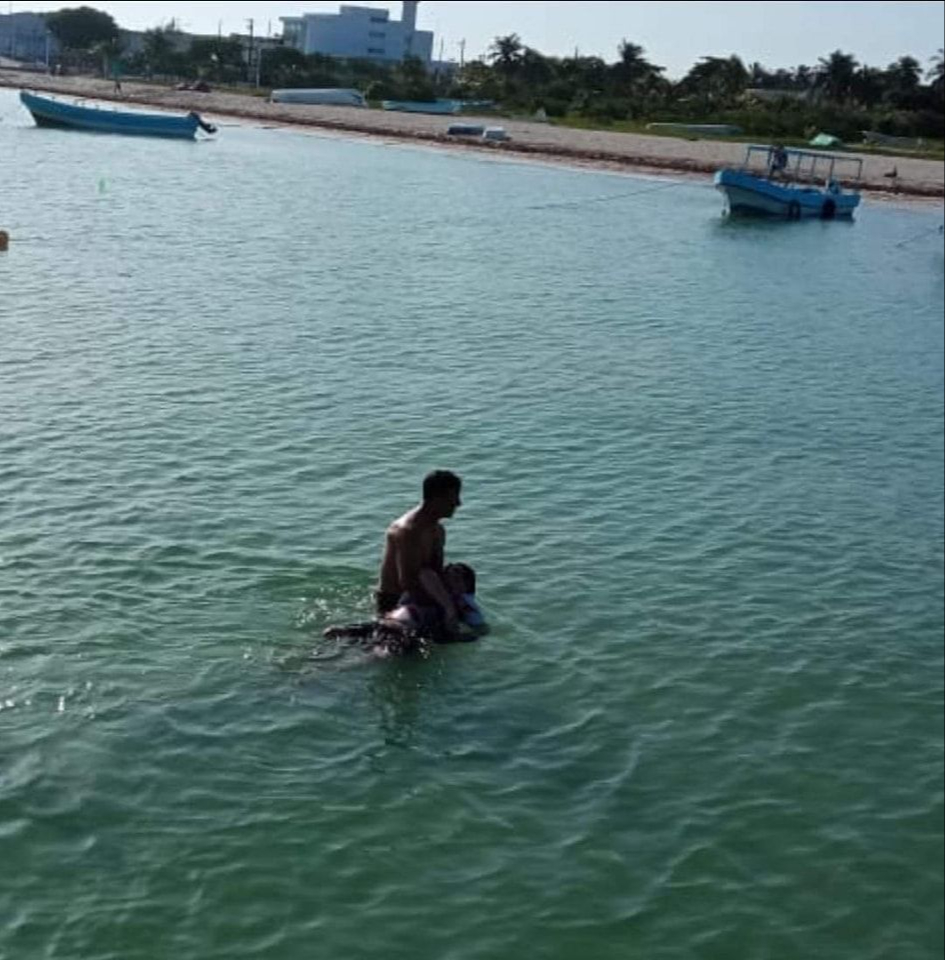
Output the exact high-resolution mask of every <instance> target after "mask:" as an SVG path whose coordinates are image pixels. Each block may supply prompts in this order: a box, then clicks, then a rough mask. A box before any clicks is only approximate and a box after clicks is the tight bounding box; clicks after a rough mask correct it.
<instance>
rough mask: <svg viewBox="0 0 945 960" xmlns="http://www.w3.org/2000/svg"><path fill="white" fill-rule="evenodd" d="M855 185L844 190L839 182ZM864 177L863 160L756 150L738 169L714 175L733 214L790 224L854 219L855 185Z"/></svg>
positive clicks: (774, 149)
mask: <svg viewBox="0 0 945 960" xmlns="http://www.w3.org/2000/svg"><path fill="white" fill-rule="evenodd" d="M841 170H845V171H846V174H847V175H846V176H845V177H844V179H845V180H848V181H852V182H853V183H854V187H853V189H844V188H843V187H842V186H841V184H840V181H839V179H838V177H839V176H840V171H841ZM862 175H863V161H862V160H861V159H860V158H858V157H838V156H834V155H833V154H829V153H815V152H813V151H810V150H790V149H785V148H784V147H758V146H751V147H749V148H748V152H747V153H746V155H745V162H744V164H742V166H741V167H739V168H733V167H726V168H724V169H722V170H719V172H718V173H717V174H716V175H715V185H716V187H717V188H718V189H719V190H720V191H721V192H722V193H723V194H724V195H725V199H726V200H727V202H728V208H729V211H730V212H732V213H756V214H767V215H769V216H775V217H783V218H784V219H786V220H800V219H801V218H813V217H817V218H819V219H821V220H834V219H837V218H841V217H852V216H853V211H854V210H856V208H857V207H858V206H859V205H860V194H859V191H858V190H857V189H856V187H855V184H856V183H857V182H858V181H859V180H860V178H861V177H862Z"/></svg>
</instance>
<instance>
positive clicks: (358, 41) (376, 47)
mask: <svg viewBox="0 0 945 960" xmlns="http://www.w3.org/2000/svg"><path fill="white" fill-rule="evenodd" d="M418 6H419V3H418V2H405V3H404V9H403V15H402V17H401V19H400V20H392V19H391V17H390V11H389V10H382V9H379V8H377V7H348V6H344V7H341V9H340V10H339V12H338V13H307V14H305V15H304V16H301V17H282V30H283V40H284V42H285V44H286V46H290V47H295V49H297V50H301V51H302V53H322V54H326V55H327V56H330V57H339V58H344V59H352V60H353V59H360V60H382V61H388V62H389V61H401V60H403V59H404V58H405V57H408V56H412V57H419V58H420V59H421V60H422V61H423V62H424V63H425V64H428V65H429V64H430V63H431V62H432V60H433V33H432V31H429V30H418V29H417V7H418Z"/></svg>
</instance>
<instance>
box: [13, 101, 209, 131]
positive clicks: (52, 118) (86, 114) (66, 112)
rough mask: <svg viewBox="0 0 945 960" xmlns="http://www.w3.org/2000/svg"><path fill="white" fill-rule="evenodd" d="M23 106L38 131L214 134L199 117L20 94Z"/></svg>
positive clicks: (190, 114)
mask: <svg viewBox="0 0 945 960" xmlns="http://www.w3.org/2000/svg"><path fill="white" fill-rule="evenodd" d="M20 100H21V102H22V103H23V106H24V107H26V109H27V110H29V112H30V113H31V114H32V115H33V119H34V120H35V121H36V125H37V126H38V127H61V128H65V129H70V130H86V131H90V132H93V133H120V134H124V135H126V136H135V137H169V138H172V139H177V140H193V139H194V137H196V136H197V131H198V130H204V131H205V132H206V133H216V127H214V126H213V125H212V124H210V123H206V122H205V121H203V120H201V118H200V116H199V114H197V113H194V112H191V113H188V114H187V115H186V116H177V115H175V114H171V113H139V112H136V111H131V110H115V109H109V108H108V107H88V106H84V105H81V104H77V103H67V102H65V101H63V100H56V99H54V98H53V97H40V96H37V95H36V94H34V93H27V92H26V91H25V90H22V91H20Z"/></svg>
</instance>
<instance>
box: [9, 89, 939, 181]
mask: <svg viewBox="0 0 945 960" xmlns="http://www.w3.org/2000/svg"><path fill="white" fill-rule="evenodd" d="M122 87H123V92H122V94H121V95H116V94H115V91H114V85H113V83H112V82H111V81H106V80H98V79H94V78H91V77H50V76H47V75H44V74H31V73H24V72H17V71H3V72H0V88H10V89H23V88H25V89H31V90H38V91H44V92H47V93H56V94H61V95H64V96H74V97H89V98H94V99H96V100H103V101H108V102H111V103H118V104H122V103H124V104H130V105H137V106H152V107H158V108H162V109H168V110H181V111H184V112H189V111H191V110H196V111H197V112H199V113H201V114H207V115H210V116H219V117H233V118H236V119H240V120H247V121H253V122H259V123H263V124H270V125H278V126H284V127H297V128H302V129H312V130H322V131H325V132H329V133H336V134H341V135H354V136H364V137H370V138H373V139H386V140H395V141H398V142H402V143H413V144H417V145H421V146H430V147H439V148H442V149H451V150H468V151H472V152H474V153H478V154H487V155H491V156H504V157H507V158H508V159H521V160H525V161H527V160H534V161H539V162H553V163H556V164H565V165H569V166H575V167H583V168H585V169H586V168H594V169H600V170H607V171H609V172H624V173H644V174H651V175H652V174H657V175H664V176H665V175H673V174H675V175H677V176H682V177H699V176H702V175H711V174H714V173H715V172H716V171H717V170H718V169H719V168H720V167H723V166H729V165H738V164H740V163H741V161H742V158H743V155H744V150H745V144H742V143H732V142H726V141H716V140H689V139H684V138H675V137H656V136H647V135H644V134H634V133H615V132H612V131H606V130H580V129H575V128H571V127H556V126H553V125H551V124H546V123H539V122H537V121H528V120H506V119H504V118H499V117H494V116H493V117H488V116H486V117H480V118H473V117H472V116H470V115H464V119H468V120H470V121H471V120H473V119H479V120H481V121H482V122H484V123H486V124H492V125H497V126H498V125H501V126H503V127H504V128H505V129H506V131H507V132H508V133H509V135H510V137H511V138H512V139H511V140H510V141H506V142H503V143H483V142H481V141H466V140H463V139H461V138H458V137H450V136H447V135H446V133H445V132H444V130H445V127H446V125H447V124H448V123H449V122H451V121H452V120H453V119H454V118H450V117H444V116H435V115H428V114H409V113H391V112H386V111H379V110H370V109H367V110H366V109H364V108H356V107H332V106H314V105H287V104H273V103H269V102H268V101H267V100H264V99H263V98H261V97H256V96H253V95H251V94H237V93H196V92H193V91H186V90H174V89H171V88H168V87H162V86H158V85H155V84H147V83H138V82H127V83H123V84H122ZM849 156H850V157H854V158H857V157H859V158H861V159H863V161H864V164H863V178H862V180H861V182H860V189H861V190H862V191H863V192H864V193H869V194H875V195H881V196H883V197H884V198H887V199H892V198H896V197H899V198H902V199H925V200H942V199H945V164H943V163H941V162H939V161H935V160H921V159H916V158H911V157H899V156H896V157H891V156H877V155H875V154H856V153H855V152H851V153H850V154H849ZM890 167H894V168H896V169H897V171H898V172H899V176H898V178H897V181H896V183H895V184H894V183H893V182H892V181H891V178H889V177H888V172H889V168H890Z"/></svg>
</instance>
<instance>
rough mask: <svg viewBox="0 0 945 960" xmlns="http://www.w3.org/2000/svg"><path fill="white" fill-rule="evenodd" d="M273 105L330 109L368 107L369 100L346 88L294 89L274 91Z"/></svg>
mask: <svg viewBox="0 0 945 960" xmlns="http://www.w3.org/2000/svg"><path fill="white" fill-rule="evenodd" d="M269 99H270V100H271V101H272V102H273V103H299V104H308V105H315V106H329V107H366V106H367V105H368V104H367V100H365V98H364V94H363V93H361V91H360V90H354V89H350V88H345V87H319V88H301V87H300V88H293V89H286V90H273V91H272V94H271V95H270V98H269Z"/></svg>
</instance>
